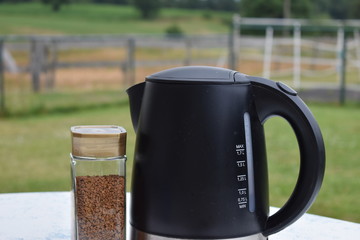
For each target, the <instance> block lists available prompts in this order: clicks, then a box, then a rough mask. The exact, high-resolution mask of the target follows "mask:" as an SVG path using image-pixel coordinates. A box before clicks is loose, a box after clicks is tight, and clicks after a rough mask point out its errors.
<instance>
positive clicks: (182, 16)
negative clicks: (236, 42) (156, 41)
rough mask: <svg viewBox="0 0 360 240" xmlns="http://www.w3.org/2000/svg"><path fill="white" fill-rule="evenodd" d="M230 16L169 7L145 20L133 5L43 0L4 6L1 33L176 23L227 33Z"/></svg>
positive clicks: (157, 28) (139, 29) (135, 28)
mask: <svg viewBox="0 0 360 240" xmlns="http://www.w3.org/2000/svg"><path fill="white" fill-rule="evenodd" d="M205 13H206V15H207V16H209V15H210V16H211V17H210V18H209V17H204V16H205ZM230 19H231V13H228V12H218V11H208V10H207V11H204V10H189V9H172V8H165V9H162V10H161V11H160V16H159V18H157V19H154V20H143V19H140V15H139V13H138V12H137V11H136V9H135V8H133V7H132V6H118V5H107V4H100V5H99V4H88V3H72V4H69V5H64V7H63V8H62V10H61V11H60V12H57V13H54V12H52V11H51V9H50V7H49V6H46V5H42V4H40V3H17V4H9V3H2V4H1V6H0V29H1V34H44V33H46V34H89V33H90V34H98V33H110V34H116V33H144V34H146V33H152V34H154V33H164V32H165V29H166V28H167V27H169V26H170V25H172V24H174V23H176V24H178V25H179V26H180V27H181V29H182V30H184V32H185V33H226V32H228V26H227V25H226V24H227V23H228V22H229V20H230ZM194 20H196V21H194Z"/></svg>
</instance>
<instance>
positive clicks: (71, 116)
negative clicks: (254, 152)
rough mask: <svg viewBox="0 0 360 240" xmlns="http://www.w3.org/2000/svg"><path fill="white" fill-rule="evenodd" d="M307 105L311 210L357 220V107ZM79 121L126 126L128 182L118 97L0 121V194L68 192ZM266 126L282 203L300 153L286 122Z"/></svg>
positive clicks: (124, 109) (273, 181)
mask: <svg viewBox="0 0 360 240" xmlns="http://www.w3.org/2000/svg"><path fill="white" fill-rule="evenodd" d="M310 108H311V110H312V111H313V113H314V115H315V117H316V119H317V120H318V121H319V124H320V127H321V129H322V132H323V136H324V139H325V145H326V154H327V168H326V174H325V180H324V184H323V187H322V189H321V191H320V194H319V197H318V199H317V201H316V202H315V204H314V205H313V207H312V208H311V210H310V212H312V213H316V214H321V215H325V216H330V217H335V218H340V219H346V220H350V221H355V222H360V208H358V207H357V206H360V200H359V199H360V191H359V189H360V180H359V178H358V176H360V167H359V164H360V163H359V156H360V135H359V134H358V133H359V132H360V111H359V109H358V107H356V106H346V107H338V106H333V105H310ZM81 124H116V125H122V126H124V127H125V128H126V129H127V130H128V148H127V150H128V152H127V155H128V159H129V160H128V164H127V166H128V168H127V173H128V175H127V176H128V183H129V182H130V180H131V177H130V176H131V169H132V158H133V149H134V141H135V134H134V131H133V129H132V126H131V122H130V118H129V109H128V104H127V102H126V101H123V102H122V103H121V104H118V105H117V106H110V107H103V108H94V109H91V110H89V109H88V110H79V111H75V112H71V113H57V114H48V115H40V116H33V117H25V118H8V119H0V133H1V137H0V169H1V175H0V192H27V191H67V190H69V189H70V175H69V174H70V172H69V151H70V134H69V128H70V126H73V125H81ZM265 129H266V140H267V142H266V144H267V151H268V160H269V171H270V201H271V205H273V206H281V205H282V204H284V203H285V201H286V200H287V198H288V196H289V195H290V194H291V191H292V188H293V186H294V184H295V181H296V179H295V176H296V175H297V173H298V160H297V159H298V154H299V153H298V150H297V145H296V140H295V135H294V133H293V132H292V130H291V129H290V127H289V125H288V124H287V123H286V122H285V120H282V119H281V118H272V119H270V120H268V122H267V123H266V124H265ZM129 186H130V184H129V185H128V190H129Z"/></svg>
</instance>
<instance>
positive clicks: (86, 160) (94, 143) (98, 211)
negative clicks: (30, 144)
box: [71, 126, 126, 240]
mask: <svg viewBox="0 0 360 240" xmlns="http://www.w3.org/2000/svg"><path fill="white" fill-rule="evenodd" d="M71 138H72V153H71V177H72V194H73V198H72V200H73V214H72V215H73V231H72V239H76V240H85V239H93V240H103V239H107V240H111V239H119V240H125V237H126V233H125V226H126V222H125V217H126V216H125V212H126V185H125V182H126V178H125V177H126V176H125V175H126V168H125V167H126V164H125V163H126V155H125V149H126V131H125V129H124V128H122V127H119V126H74V127H72V128H71Z"/></svg>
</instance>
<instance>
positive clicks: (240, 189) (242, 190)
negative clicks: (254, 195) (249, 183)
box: [238, 188, 247, 196]
mask: <svg viewBox="0 0 360 240" xmlns="http://www.w3.org/2000/svg"><path fill="white" fill-rule="evenodd" d="M238 192H239V195H241V196H242V195H246V193H247V188H239V189H238Z"/></svg>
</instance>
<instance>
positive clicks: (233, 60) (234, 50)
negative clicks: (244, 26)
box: [229, 14, 241, 70]
mask: <svg viewBox="0 0 360 240" xmlns="http://www.w3.org/2000/svg"><path fill="white" fill-rule="evenodd" d="M240 24H241V17H240V15H239V14H234V15H233V19H232V31H231V34H230V36H229V68H230V69H233V70H237V68H238V64H239V47H240V46H239V45H240V40H239V39H240Z"/></svg>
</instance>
